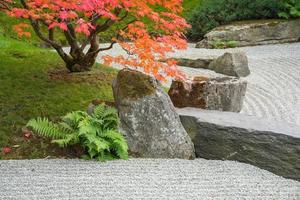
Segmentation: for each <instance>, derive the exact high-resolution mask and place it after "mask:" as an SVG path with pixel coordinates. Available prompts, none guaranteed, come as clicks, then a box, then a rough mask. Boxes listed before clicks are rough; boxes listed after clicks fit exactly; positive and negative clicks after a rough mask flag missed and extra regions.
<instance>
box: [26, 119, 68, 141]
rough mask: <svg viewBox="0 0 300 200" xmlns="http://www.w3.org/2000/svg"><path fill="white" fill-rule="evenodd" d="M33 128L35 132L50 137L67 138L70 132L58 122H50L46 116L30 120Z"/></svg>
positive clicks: (28, 124) (29, 123) (29, 125)
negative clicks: (58, 124)
mask: <svg viewBox="0 0 300 200" xmlns="http://www.w3.org/2000/svg"><path fill="white" fill-rule="evenodd" d="M26 126H27V127H30V128H32V129H33V131H34V132H36V133H37V134H39V135H41V136H45V137H50V138H52V139H61V138H65V137H66V135H67V134H68V133H66V132H65V130H63V129H61V128H60V127H59V126H57V125H56V124H54V123H52V122H50V121H49V120H48V119H46V118H40V117H39V118H37V119H32V120H30V121H29V122H28V123H27V125H26Z"/></svg>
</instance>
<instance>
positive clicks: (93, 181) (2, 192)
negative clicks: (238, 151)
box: [0, 159, 300, 200]
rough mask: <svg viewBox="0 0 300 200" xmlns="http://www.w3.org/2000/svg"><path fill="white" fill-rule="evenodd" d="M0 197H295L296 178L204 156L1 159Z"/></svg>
mask: <svg viewBox="0 0 300 200" xmlns="http://www.w3.org/2000/svg"><path fill="white" fill-rule="evenodd" d="M0 171H1V173H0V180H1V181H0V199H39V200H41V199H72V200H73V199H256V200H258V199H278V200H279V199H280V200H285V199H289V200H293V199H295V200H296V199H299V198H300V182H297V181H293V180H288V179H284V178H282V177H279V176H276V175H274V174H272V173H270V172H267V171H265V170H261V169H259V168H256V167H253V166H251V165H247V164H242V163H237V162H232V161H207V160H204V159H196V160H193V161H189V160H178V159H174V160H164V159H131V160H128V161H122V160H118V161H112V162H105V163H101V162H96V161H83V160H64V159H57V160H19V161H13V160H10V161H0Z"/></svg>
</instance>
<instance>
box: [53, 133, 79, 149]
mask: <svg viewBox="0 0 300 200" xmlns="http://www.w3.org/2000/svg"><path fill="white" fill-rule="evenodd" d="M51 142H52V143H55V144H58V145H59V146H60V147H66V146H69V145H73V144H76V143H78V136H77V135H76V134H69V135H67V136H66V138H63V139H57V140H52V141H51Z"/></svg>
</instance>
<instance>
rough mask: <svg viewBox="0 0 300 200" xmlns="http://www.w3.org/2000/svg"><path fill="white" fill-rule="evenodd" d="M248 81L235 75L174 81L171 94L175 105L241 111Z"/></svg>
mask: <svg viewBox="0 0 300 200" xmlns="http://www.w3.org/2000/svg"><path fill="white" fill-rule="evenodd" d="M246 89H247V82H246V81H244V80H241V79H238V78H234V77H223V78H212V79H208V78H205V77H199V78H197V77H196V78H195V79H194V80H193V81H189V82H187V81H186V82H184V81H173V82H172V85H171V88H170V90H169V96H170V98H171V100H172V102H173V104H174V106H175V107H178V108H183V107H195V108H203V109H208V110H221V111H231V112H240V111H241V109H242V106H243V101H244V97H245V94H246Z"/></svg>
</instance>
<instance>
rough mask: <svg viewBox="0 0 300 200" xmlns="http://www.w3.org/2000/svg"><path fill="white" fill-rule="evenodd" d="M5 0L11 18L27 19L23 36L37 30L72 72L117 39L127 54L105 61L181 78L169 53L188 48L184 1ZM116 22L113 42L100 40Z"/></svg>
mask: <svg viewBox="0 0 300 200" xmlns="http://www.w3.org/2000/svg"><path fill="white" fill-rule="evenodd" d="M0 1H3V5H5V6H4V7H5V8H6V7H8V8H7V9H6V12H7V14H8V15H10V16H11V17H15V18H22V19H27V20H28V24H26V23H21V24H18V25H16V26H15V27H14V28H15V30H16V31H17V32H18V34H19V35H20V36H28V37H29V36H30V33H29V32H28V31H26V30H27V28H28V26H29V25H31V26H32V28H33V30H34V32H35V34H36V35H37V36H38V37H39V38H40V39H41V40H42V41H44V42H45V43H47V44H48V45H50V46H51V47H53V48H54V49H55V50H56V51H57V53H58V54H59V56H60V57H61V58H62V59H63V60H64V62H65V63H66V67H67V68H68V69H69V71H71V72H82V71H87V70H90V69H91V67H92V66H93V64H94V63H95V61H96V57H97V55H98V54H99V53H100V52H102V51H105V50H109V49H111V48H112V47H113V46H114V44H116V43H118V44H119V45H120V46H121V47H122V48H123V49H124V50H125V51H126V52H127V55H126V56H116V57H113V56H103V59H104V60H105V63H106V64H111V63H112V62H116V63H119V64H121V65H123V66H130V67H136V68H142V69H143V70H144V71H145V72H146V73H149V74H152V75H154V76H155V77H156V78H157V79H159V80H163V79H164V78H165V77H166V76H173V77H177V78H182V77H183V74H182V73H181V72H180V71H178V70H177V68H176V63H175V62H174V61H172V60H167V62H161V61H162V60H166V54H167V53H168V52H172V51H174V50H175V49H184V48H186V41H185V38H184V35H183V32H184V31H185V29H186V28H187V27H188V24H187V23H186V21H185V20H184V19H183V18H182V17H180V13H181V12H182V0H20V2H12V1H10V0H0ZM116 25H118V27H119V28H118V29H116V31H115V36H114V37H113V38H112V39H111V41H110V44H109V45H106V46H103V45H101V44H100V43H99V37H101V33H103V32H106V31H109V30H111V28H112V27H114V26H116ZM57 32H61V33H62V34H63V35H64V37H65V38H66V41H67V42H68V44H69V46H70V52H64V50H63V45H62V44H61V43H60V42H59V41H58V40H57V39H56V37H55V35H56V34H57Z"/></svg>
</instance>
